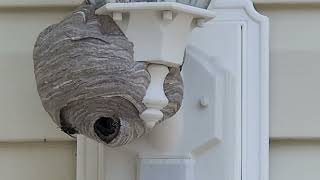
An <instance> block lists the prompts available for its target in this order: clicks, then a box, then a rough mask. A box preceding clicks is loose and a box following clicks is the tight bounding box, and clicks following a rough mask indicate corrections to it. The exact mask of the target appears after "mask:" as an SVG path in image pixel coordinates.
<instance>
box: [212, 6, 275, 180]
mask: <svg viewBox="0 0 320 180" xmlns="http://www.w3.org/2000/svg"><path fill="white" fill-rule="evenodd" d="M212 7H213V9H214V10H215V11H216V12H217V14H218V15H217V18H216V20H220V21H230V20H231V21H239V22H242V23H243V25H244V26H243V28H244V31H245V32H244V39H243V40H244V42H243V43H244V47H247V49H246V50H245V53H246V54H244V57H243V60H244V62H243V83H244V84H243V87H244V89H243V95H242V98H243V107H242V109H243V117H242V136H243V137H242V176H243V177H242V179H243V180H269V21H268V18H266V17H265V16H262V15H260V14H259V13H258V12H257V11H256V10H255V8H254V7H253V4H252V2H251V1H222V0H220V1H219V0H218V1H216V2H215V3H214V4H213V6H212ZM226 9H228V11H226ZM240 10H244V11H245V13H246V14H247V17H245V16H244V15H243V14H242V13H241V11H240ZM219 12H220V13H223V15H221V16H219ZM219 17H222V18H219ZM255 28H258V29H255ZM255 51H258V54H256V52H255ZM256 58H257V59H256ZM256 69H259V70H260V71H258V73H259V74H258V75H259V76H260V78H255V77H251V76H250V74H254V72H255V71H256ZM254 75H257V74H254ZM252 93H258V94H257V95H256V96H254V95H253V94H252ZM254 101H255V102H254Z"/></svg>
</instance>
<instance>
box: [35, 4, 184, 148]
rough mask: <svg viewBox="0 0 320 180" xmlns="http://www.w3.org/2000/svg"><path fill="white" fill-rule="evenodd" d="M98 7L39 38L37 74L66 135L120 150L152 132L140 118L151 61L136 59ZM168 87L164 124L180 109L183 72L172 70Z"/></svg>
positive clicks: (41, 90) (43, 94)
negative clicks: (86, 138)
mask: <svg viewBox="0 0 320 180" xmlns="http://www.w3.org/2000/svg"><path fill="white" fill-rule="evenodd" d="M95 8H96V7H95V6H94V5H86V4H84V5H82V6H81V7H80V8H79V9H78V10H76V11H75V12H74V13H73V14H72V15H70V16H68V17H66V18H65V19H64V20H63V21H62V22H60V23H58V24H54V25H52V26H50V27H48V28H47V29H45V30H44V31H43V32H42V33H41V34H40V35H39V37H38V39H37V41H36V44H35V47H34V72H35V77H36V81H37V88H38V92H39V95H40V98H41V100H42V104H43V106H44V108H45V110H46V111H47V112H48V113H49V115H50V116H51V117H52V119H53V121H54V122H55V123H56V124H57V125H58V126H59V127H60V128H61V129H62V130H63V131H64V132H66V133H68V134H83V135H85V136H87V137H89V138H92V139H94V140H96V141H98V142H103V143H105V144H107V145H108V146H111V147H116V146H121V145H125V144H128V143H130V142H132V141H133V140H134V139H136V138H139V137H141V136H143V135H144V134H145V133H147V129H146V127H145V125H144V123H143V121H142V120H141V119H140V117H139V115H140V114H141V113H142V112H143V111H144V110H145V109H146V107H145V105H144V104H143V103H142V100H143V98H144V96H145V94H146V90H147V88H148V85H149V83H150V75H149V73H148V71H147V70H146V69H147V66H148V64H147V63H144V62H135V61H134V59H133V53H134V52H133V46H134V44H132V43H131V42H130V41H129V40H128V39H127V38H126V37H125V35H124V34H123V33H122V32H121V30H120V29H119V28H118V26H117V25H116V24H115V23H114V22H113V20H112V18H110V17H109V16H96V15H95V14H94V11H95ZM164 89H165V93H166V96H167V98H168V99H169V104H168V106H167V107H165V108H164V109H163V110H162V111H163V114H164V118H163V120H165V119H167V118H169V117H171V116H173V115H174V114H175V113H176V112H177V111H178V110H179V108H180V105H181V101H182V96H183V85H182V79H181V76H180V70H179V69H178V68H171V69H170V73H169V75H168V76H167V77H166V80H165V83H164Z"/></svg>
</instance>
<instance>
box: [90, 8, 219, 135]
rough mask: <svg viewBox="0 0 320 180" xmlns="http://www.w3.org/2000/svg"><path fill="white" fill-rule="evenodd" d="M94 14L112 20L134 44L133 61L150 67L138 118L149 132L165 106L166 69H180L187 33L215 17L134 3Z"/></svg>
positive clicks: (198, 10)
mask: <svg viewBox="0 0 320 180" xmlns="http://www.w3.org/2000/svg"><path fill="white" fill-rule="evenodd" d="M96 14H98V15H110V16H112V17H113V20H114V21H115V22H116V23H117V24H118V26H119V27H120V28H121V30H122V31H123V32H124V33H125V35H126V36H127V37H128V39H129V40H130V41H131V42H133V44H134V59H135V61H144V62H148V63H150V64H149V66H148V72H149V73H150V75H151V83H150V85H149V87H148V90H147V93H146V96H145V97H144V99H143V103H144V104H145V105H146V107H147V109H146V110H145V111H144V112H143V113H142V114H141V115H140V117H141V119H143V120H144V122H145V125H146V126H147V127H148V128H150V129H151V128H153V127H154V126H155V124H156V123H157V122H158V121H160V120H162V118H163V113H162V112H161V110H162V109H163V108H164V107H165V106H167V105H168V99H167V98H166V95H165V93H164V89H163V83H164V80H165V78H166V76H167V74H168V73H169V68H170V67H179V66H181V65H182V63H183V57H184V51H185V48H186V45H187V40H188V36H189V35H190V32H191V31H192V29H193V28H194V27H196V26H203V23H204V22H206V21H208V20H210V19H212V18H213V17H214V16H215V13H214V12H212V11H209V10H205V9H201V8H196V7H192V6H188V5H184V4H180V3H176V2H133V3H107V4H106V5H105V6H103V7H101V8H100V9H98V10H97V11H96Z"/></svg>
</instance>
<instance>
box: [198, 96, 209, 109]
mask: <svg viewBox="0 0 320 180" xmlns="http://www.w3.org/2000/svg"><path fill="white" fill-rule="evenodd" d="M200 106H201V107H204V108H206V107H208V106H209V100H208V99H207V98H206V97H201V98H200Z"/></svg>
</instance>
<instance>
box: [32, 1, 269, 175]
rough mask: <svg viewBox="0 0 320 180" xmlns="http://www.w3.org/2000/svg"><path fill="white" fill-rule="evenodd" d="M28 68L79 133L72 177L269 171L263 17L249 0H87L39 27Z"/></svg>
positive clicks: (57, 118) (63, 122) (56, 116)
mask: <svg viewBox="0 0 320 180" xmlns="http://www.w3.org/2000/svg"><path fill="white" fill-rule="evenodd" d="M34 71H35V75H36V81H37V86H38V92H39V95H40V98H41V100H42V104H43V106H44V108H45V110H46V111H47V112H48V113H49V115H50V116H51V117H52V119H53V120H54V122H55V123H56V124H57V125H58V126H59V127H61V129H62V130H63V131H64V132H65V133H67V134H69V135H74V134H78V135H79V136H78V137H77V140H78V141H77V143H78V148H77V150H78V153H77V179H78V180H89V179H90V180H106V179H108V180H109V179H110V180H134V179H136V180H164V179H166V180H212V179H219V180H267V179H268V171H267V169H268V168H267V167H268V163H267V161H268V20H267V19H266V18H265V17H263V16H261V15H259V14H258V13H257V12H256V11H255V10H254V8H253V6H252V3H251V1H249V0H216V1H214V2H210V1H208V0H198V1H183V0H178V1H170V2H169V1H168V2H166V1H161V2H149V1H148V2H133V1H128V2H127V1H104V0H88V1H86V2H85V3H83V4H82V5H81V7H80V8H78V10H76V11H75V12H74V13H73V14H71V15H70V16H68V17H66V18H65V19H64V20H63V21H61V22H60V23H58V24H54V25H52V26H50V27H48V28H47V29H46V30H44V31H43V32H42V33H41V34H40V35H39V37H38V39H37V42H36V44H35V48H34ZM82 135H84V136H82Z"/></svg>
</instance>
